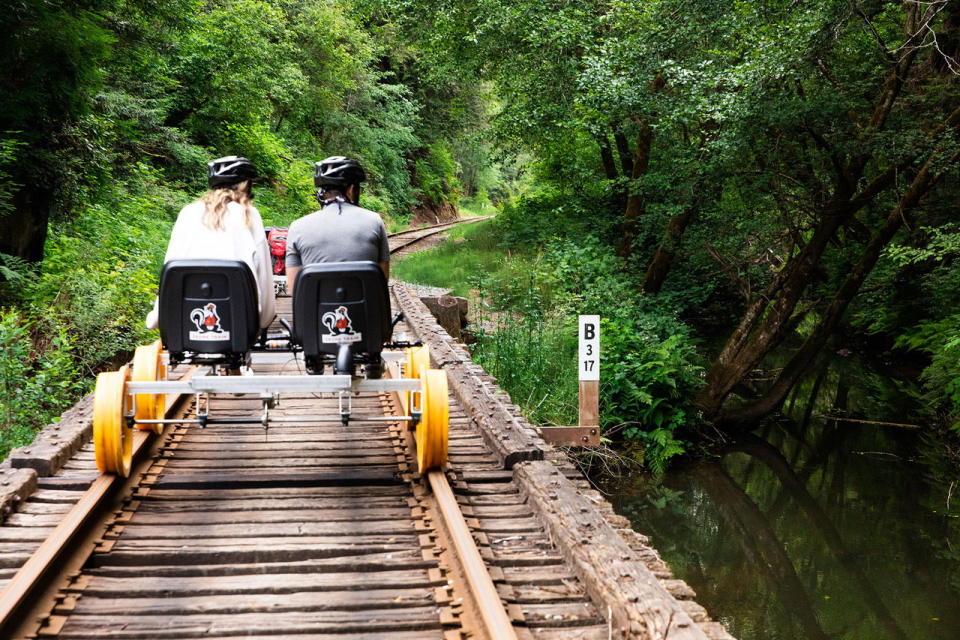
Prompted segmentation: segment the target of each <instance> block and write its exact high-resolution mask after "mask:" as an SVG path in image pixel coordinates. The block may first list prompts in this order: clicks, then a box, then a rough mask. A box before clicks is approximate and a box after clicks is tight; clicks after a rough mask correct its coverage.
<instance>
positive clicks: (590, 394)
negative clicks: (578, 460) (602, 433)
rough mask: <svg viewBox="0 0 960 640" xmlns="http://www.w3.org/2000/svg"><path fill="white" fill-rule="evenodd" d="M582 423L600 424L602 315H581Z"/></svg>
mask: <svg viewBox="0 0 960 640" xmlns="http://www.w3.org/2000/svg"><path fill="white" fill-rule="evenodd" d="M579 325H580V331H579V334H578V335H579V340H578V342H579V346H580V350H579V351H580V357H579V366H580V375H579V378H580V425H581V426H587V425H589V426H595V425H598V424H600V316H580V323H579Z"/></svg>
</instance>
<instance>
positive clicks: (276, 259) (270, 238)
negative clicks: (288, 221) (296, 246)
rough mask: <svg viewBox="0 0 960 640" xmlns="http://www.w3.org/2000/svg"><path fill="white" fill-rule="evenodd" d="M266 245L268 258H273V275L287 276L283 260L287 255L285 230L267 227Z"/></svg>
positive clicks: (284, 228) (283, 228)
mask: <svg viewBox="0 0 960 640" xmlns="http://www.w3.org/2000/svg"><path fill="white" fill-rule="evenodd" d="M267 244H269V245H270V257H271V258H273V275H275V276H285V275H287V265H286V263H285V262H284V259H285V257H286V255H287V228H286V227H268V228H267Z"/></svg>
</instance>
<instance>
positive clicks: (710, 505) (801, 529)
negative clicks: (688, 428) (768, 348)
mask: <svg viewBox="0 0 960 640" xmlns="http://www.w3.org/2000/svg"><path fill="white" fill-rule="evenodd" d="M905 389H906V386H905V383H903V382H902V381H898V380H897V379H896V378H894V377H892V376H889V375H886V374H884V373H883V372H882V371H881V369H880V368H878V367H875V366H872V365H871V364H870V363H868V362H864V361H862V360H860V359H858V358H856V357H855V356H853V357H846V358H844V357H834V358H832V359H831V360H830V361H827V362H825V363H823V364H822V365H821V366H820V367H819V369H818V370H816V371H814V372H813V374H811V376H810V377H809V379H807V380H806V381H804V383H802V384H800V385H798V387H797V389H796V390H795V393H794V395H793V396H791V398H790V399H789V400H788V401H787V403H786V405H785V410H784V415H783V416H782V417H779V418H777V419H775V420H770V421H768V422H766V423H765V424H763V425H761V426H760V427H759V428H758V429H757V430H756V431H755V432H754V433H753V434H751V436H750V437H748V438H747V439H745V440H743V441H740V442H738V443H737V444H736V445H731V446H729V447H727V448H726V449H724V450H722V451H720V452H719V454H718V455H717V456H716V457H715V458H713V459H710V460H708V461H704V462H698V463H693V464H688V465H684V466H676V467H675V468H673V469H671V470H670V471H669V472H668V473H667V474H666V475H665V476H664V477H663V478H662V479H660V480H659V481H653V480H651V479H650V478H639V477H634V478H622V479H619V480H616V481H608V482H606V483H605V485H604V486H603V487H602V488H604V490H605V491H607V492H608V493H609V494H610V499H611V501H612V502H613V503H614V506H615V508H616V509H617V511H618V512H619V513H621V514H623V515H625V516H627V517H628V518H630V520H631V521H632V522H633V524H634V527H635V529H636V530H637V531H640V532H642V533H644V534H646V535H648V536H649V537H650V538H651V541H652V543H653V545H654V546H655V547H656V548H657V549H658V550H659V551H660V553H661V555H662V556H663V558H664V560H666V561H667V563H668V564H669V565H670V566H671V568H672V569H673V570H674V573H675V574H676V576H677V577H679V578H682V579H683V580H686V581H687V583H688V584H690V586H691V587H693V589H694V590H695V591H696V592H697V601H698V602H699V603H700V604H702V605H703V606H705V607H706V608H707V609H708V610H709V611H710V613H711V615H712V616H713V617H714V618H715V619H718V620H720V621H721V622H723V623H724V624H725V625H726V626H727V629H729V631H730V632H731V633H732V634H733V635H734V636H735V637H737V638H739V639H740V640H754V639H756V640H761V639H762V640H798V639H806V638H810V639H818V638H830V639H843V640H861V639H862V640H885V639H888V638H891V639H905V638H909V639H911V640H912V639H924V640H926V639H931V640H939V639H941V638H942V639H944V640H946V639H951V640H956V639H957V638H960V478H958V477H957V474H956V472H955V471H954V470H952V469H951V467H950V465H948V464H946V462H945V459H944V456H943V451H944V446H943V444H942V443H940V442H938V441H936V440H935V439H933V438H931V437H929V436H928V435H926V433H925V432H924V430H923V429H912V428H907V427H897V426H888V425H878V424H865V423H858V422H848V421H843V420H837V419H834V418H833V417H832V416H844V417H847V418H853V419H859V420H873V421H882V422H892V423H906V424H922V421H921V418H919V416H918V414H917V412H916V405H915V404H913V402H912V400H911V397H912V394H910V393H908V392H906V391H905Z"/></svg>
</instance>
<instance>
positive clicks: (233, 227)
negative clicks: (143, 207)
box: [147, 200, 275, 329]
mask: <svg viewBox="0 0 960 640" xmlns="http://www.w3.org/2000/svg"><path fill="white" fill-rule="evenodd" d="M205 210H206V205H204V203H203V202H202V201H199V200H198V201H197V202H193V203H191V204H188V205H187V206H185V207H184V208H183V209H181V210H180V215H178V216H177V222H176V224H174V225H173V231H172V232H171V233H170V243H169V244H168V245H167V255H166V256H165V257H164V259H163V263H164V264H166V263H168V262H170V261H171V260H181V259H186V258H212V259H218V260H242V261H243V262H246V263H247V265H248V266H249V267H250V270H251V271H252V272H253V277H254V278H255V279H256V281H257V289H258V290H259V292H260V296H259V298H260V328H261V329H265V328H267V327H268V326H269V325H270V323H271V322H273V317H274V315H275V311H274V300H273V269H272V263H271V260H270V249H269V247H268V246H267V237H266V234H265V233H264V230H263V220H262V219H261V218H260V212H259V211H257V210H256V208H255V207H253V206H252V205H251V206H250V226H249V227H248V226H247V225H246V223H245V222H244V219H243V218H244V216H243V206H241V205H240V204H237V203H236V202H231V203H229V204H228V205H227V212H226V213H225V214H224V215H223V229H211V228H209V227H207V226H206V225H204V224H203V222H202V221H201V220H202V217H203V213H204V211H205ZM158 321H159V311H158V309H157V302H156V301H154V303H153V309H152V310H151V311H150V313H149V314H147V328H148V329H156V328H157V324H158Z"/></svg>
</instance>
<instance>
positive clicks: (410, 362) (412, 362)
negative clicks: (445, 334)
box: [400, 345, 430, 415]
mask: <svg viewBox="0 0 960 640" xmlns="http://www.w3.org/2000/svg"><path fill="white" fill-rule="evenodd" d="M429 368H430V347H428V346H427V345H423V346H422V347H410V348H409V349H407V370H406V377H407V378H410V379H411V380H416V379H417V378H420V377H422V376H421V372H422V371H426V370H427V369H429ZM400 395H401V396H406V397H405V398H403V399H402V400H401V402H402V403H403V404H404V407H403V409H404V413H405V414H406V415H410V412H411V409H420V408H421V407H420V404H421V402H419V401H416V400H414V398H416V396H415V395H414V394H413V393H412V392H410V391H405V392H403V393H401V394H400Z"/></svg>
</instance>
